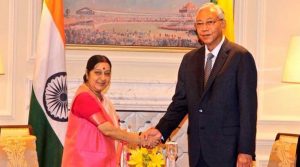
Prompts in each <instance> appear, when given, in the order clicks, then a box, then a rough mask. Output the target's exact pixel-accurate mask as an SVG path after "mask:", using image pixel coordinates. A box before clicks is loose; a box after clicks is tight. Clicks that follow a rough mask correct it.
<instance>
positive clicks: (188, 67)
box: [145, 3, 257, 167]
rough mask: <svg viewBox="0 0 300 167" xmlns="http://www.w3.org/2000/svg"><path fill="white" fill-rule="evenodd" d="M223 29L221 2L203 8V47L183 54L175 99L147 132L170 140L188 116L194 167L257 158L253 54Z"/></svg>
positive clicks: (223, 166)
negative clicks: (225, 35)
mask: <svg viewBox="0 0 300 167" xmlns="http://www.w3.org/2000/svg"><path fill="white" fill-rule="evenodd" d="M225 27H226V22H225V20H224V13H223V11H222V9H221V8H220V7H219V6H217V5H215V4H213V3H207V4H204V5H203V6H202V7H200V9H199V10H198V11H197V15H196V23H195V28H196V30H197V33H198V37H199V39H200V40H201V41H202V42H203V43H204V46H202V47H201V48H198V49H194V50H192V51H190V52H189V53H187V54H186V55H185V56H184V57H183V60H182V62H181V65H180V68H179V72H178V82H177V85H176V91H175V94H174V96H173V98H172V103H171V104H170V106H169V107H168V110H167V112H166V114H165V115H164V116H163V117H162V118H161V120H160V121H159V123H158V124H157V125H156V127H155V128H152V129H149V130H148V131H146V132H145V135H146V136H148V138H151V137H157V138H159V137H161V138H162V139H167V138H168V137H169V136H170V134H171V132H172V131H173V130H174V129H175V128H176V127H177V126H178V124H179V123H180V122H181V120H182V119H183V118H184V116H185V115H186V114H188V118H189V123H188V130H187V134H188V149H189V164H190V167H205V166H209V167H233V166H238V167H249V166H252V159H253V158H254V157H255V138H256V120H257V93H256V87H257V71H256V66H255V62H254V59H253V57H252V55H251V53H249V52H248V51H247V50H246V49H245V48H243V47H242V46H239V45H237V44H235V43H232V42H230V41H228V40H227V39H226V38H225V37H224V35H223V30H224V29H225ZM211 54H213V56H211ZM205 66H207V67H205ZM209 66H212V67H211V68H212V69H211V71H210V68H209ZM152 139H153V138H152Z"/></svg>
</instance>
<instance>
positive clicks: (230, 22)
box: [211, 0, 234, 41]
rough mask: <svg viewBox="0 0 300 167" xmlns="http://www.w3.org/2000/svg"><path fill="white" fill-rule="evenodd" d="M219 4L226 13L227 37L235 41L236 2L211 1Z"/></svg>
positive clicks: (230, 0) (231, 0)
mask: <svg viewBox="0 0 300 167" xmlns="http://www.w3.org/2000/svg"><path fill="white" fill-rule="evenodd" d="M211 2H214V3H216V4H218V5H219V6H220V7H221V8H222V9H223V11H224V13H225V20H226V29H225V33H224V34H225V36H226V37H227V38H228V39H229V40H230V41H234V0H211Z"/></svg>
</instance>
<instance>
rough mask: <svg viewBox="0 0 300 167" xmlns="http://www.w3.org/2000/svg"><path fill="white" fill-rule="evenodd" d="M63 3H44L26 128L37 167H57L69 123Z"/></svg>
mask: <svg viewBox="0 0 300 167" xmlns="http://www.w3.org/2000/svg"><path fill="white" fill-rule="evenodd" d="M64 46H65V34H64V20H63V0H44V2H43V10H42V14H41V20H40V29H39V35H38V41H37V50H36V55H35V57H36V64H35V70H34V75H33V84H32V94H31V102H30V111H29V124H30V125H31V126H32V127H33V132H34V135H35V136H36V137H37V153H38V160H39V166H40V167H44V166H45V167H47V166H49V167H60V166H61V159H62V153H63V144H64V140H65V139H64V138H65V132H66V127H67V121H68V102H67V100H68V98H67V85H66V77H67V74H66V68H65V50H64Z"/></svg>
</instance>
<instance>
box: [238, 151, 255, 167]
mask: <svg viewBox="0 0 300 167" xmlns="http://www.w3.org/2000/svg"><path fill="white" fill-rule="evenodd" d="M236 166H237V167H252V156H251V155H249V154H242V153H240V154H239V155H238V158H237V162H236Z"/></svg>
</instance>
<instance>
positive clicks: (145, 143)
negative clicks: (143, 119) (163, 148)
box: [139, 128, 162, 148]
mask: <svg viewBox="0 0 300 167" xmlns="http://www.w3.org/2000/svg"><path fill="white" fill-rule="evenodd" d="M161 137H162V134H161V133H160V132H159V130H157V129H155V128H149V129H148V130H146V131H145V132H142V133H141V134H140V135H139V139H140V142H139V145H140V146H142V147H146V148H153V147H155V146H157V145H159V144H160V143H161Z"/></svg>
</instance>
